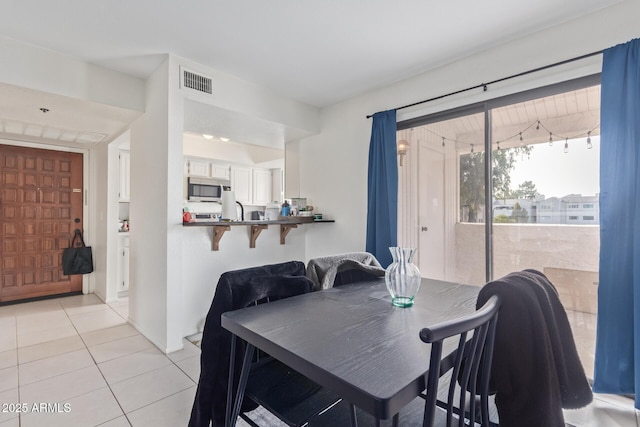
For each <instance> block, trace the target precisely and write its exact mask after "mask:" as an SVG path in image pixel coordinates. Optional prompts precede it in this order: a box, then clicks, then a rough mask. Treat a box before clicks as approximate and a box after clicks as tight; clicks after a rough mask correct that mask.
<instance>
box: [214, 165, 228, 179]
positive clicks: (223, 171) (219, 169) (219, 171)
mask: <svg viewBox="0 0 640 427" xmlns="http://www.w3.org/2000/svg"><path fill="white" fill-rule="evenodd" d="M229 169H230V167H229V165H224V164H218V163H211V178H218V179H225V180H228V179H229V173H230V171H229Z"/></svg>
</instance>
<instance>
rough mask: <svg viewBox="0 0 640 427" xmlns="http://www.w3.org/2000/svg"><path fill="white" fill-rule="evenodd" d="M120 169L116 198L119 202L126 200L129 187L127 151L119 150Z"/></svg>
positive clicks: (129, 165)
mask: <svg viewBox="0 0 640 427" xmlns="http://www.w3.org/2000/svg"><path fill="white" fill-rule="evenodd" d="M118 159H119V171H120V189H119V193H118V199H119V200H120V201H121V202H128V201H129V197H130V194H131V193H130V188H131V157H130V153H129V152H128V151H120V153H119V154H118Z"/></svg>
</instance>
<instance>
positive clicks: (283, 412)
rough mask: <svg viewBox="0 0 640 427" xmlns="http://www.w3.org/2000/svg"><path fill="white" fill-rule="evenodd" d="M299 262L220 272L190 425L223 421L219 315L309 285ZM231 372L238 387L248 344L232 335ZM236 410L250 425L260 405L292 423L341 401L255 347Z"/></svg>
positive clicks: (224, 364) (224, 354)
mask: <svg viewBox="0 0 640 427" xmlns="http://www.w3.org/2000/svg"><path fill="white" fill-rule="evenodd" d="M313 286H314V284H313V282H312V281H311V280H309V279H308V278H307V277H306V276H305V266H304V264H303V263H302V262H299V261H291V262H287V263H281V264H273V265H265V266H259V267H252V268H247V269H242V270H235V271H229V272H226V273H224V274H222V276H221V277H220V280H219V281H218V285H217V287H216V292H215V295H214V298H213V302H212V304H211V309H210V310H209V313H208V315H207V319H206V322H205V326H204V331H203V337H202V354H201V363H200V367H201V369H200V371H201V372H200V378H199V381H198V388H197V391H196V396H195V400H194V405H193V409H192V412H191V418H190V421H189V427H208V426H214V427H221V426H224V425H225V421H226V417H227V409H228V407H229V406H230V403H229V404H228V402H227V390H228V388H229V366H230V348H231V345H232V344H231V343H232V335H231V333H230V332H228V331H227V330H225V329H224V328H222V326H221V324H220V316H221V315H222V313H224V312H226V311H230V310H237V309H240V308H245V307H247V306H250V305H253V304H262V303H267V302H271V301H274V300H277V299H281V298H288V297H291V296H295V295H300V294H303V293H308V292H311V291H312V290H313ZM235 341H236V343H235V358H234V365H235V366H236V367H237V368H236V369H234V375H233V380H232V385H233V388H234V395H235V389H237V385H238V382H239V378H240V367H241V366H242V358H243V356H244V353H245V348H246V345H245V344H244V342H242V340H235ZM254 354H255V356H254V359H253V362H252V365H251V373H250V375H249V382H248V384H247V388H246V391H245V395H244V399H243V402H242V410H241V413H240V416H241V417H242V418H243V419H244V420H245V421H246V422H247V423H249V424H250V425H252V426H256V425H257V424H256V423H255V422H254V421H253V420H252V419H251V418H250V417H249V416H248V415H247V413H248V412H251V411H253V410H254V409H256V408H257V407H258V406H259V405H260V406H262V407H264V408H265V409H266V410H267V411H269V412H271V413H272V414H273V415H275V416H276V417H277V418H280V419H281V420H283V421H284V422H285V423H286V424H288V425H289V426H292V427H298V426H302V425H304V424H305V423H306V421H307V420H308V419H309V418H311V417H312V416H314V415H316V414H318V413H320V412H321V411H322V410H324V409H326V408H327V407H329V406H331V405H333V404H335V403H336V402H337V401H339V397H338V396H335V395H333V394H332V393H331V392H329V391H328V390H326V389H324V388H322V387H320V386H319V385H318V384H316V383H314V382H313V381H311V380H309V379H308V378H306V377H304V376H303V375H301V374H299V373H298V372H296V371H294V370H292V369H291V368H289V367H288V366H286V365H284V364H282V363H280V362H279V361H277V360H275V359H273V358H271V357H270V356H269V355H267V354H265V353H263V352H260V351H258V352H255V353H254Z"/></svg>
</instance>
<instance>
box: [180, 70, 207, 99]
mask: <svg viewBox="0 0 640 427" xmlns="http://www.w3.org/2000/svg"><path fill="white" fill-rule="evenodd" d="M181 77H182V87H184V88H187V89H191V90H195V91H196V92H201V93H206V94H208V95H212V94H213V88H212V86H213V85H212V80H211V78H210V77H206V76H203V75H201V74H198V73H194V72H193V71H189V70H186V69H184V68H183V69H182V76H181Z"/></svg>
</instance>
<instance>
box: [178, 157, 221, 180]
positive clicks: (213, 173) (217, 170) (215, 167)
mask: <svg viewBox="0 0 640 427" xmlns="http://www.w3.org/2000/svg"><path fill="white" fill-rule="evenodd" d="M187 175H189V176H198V177H204V178H217V179H224V180H228V179H229V165H228V164H225V163H217V162H212V161H210V160H205V159H188V160H187Z"/></svg>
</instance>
